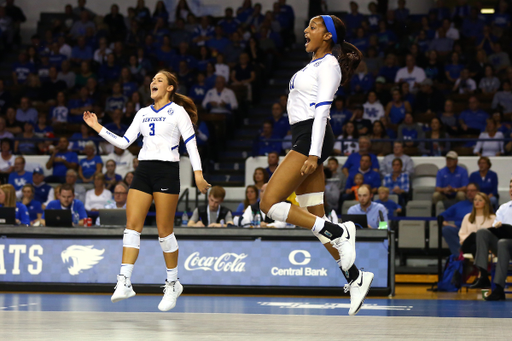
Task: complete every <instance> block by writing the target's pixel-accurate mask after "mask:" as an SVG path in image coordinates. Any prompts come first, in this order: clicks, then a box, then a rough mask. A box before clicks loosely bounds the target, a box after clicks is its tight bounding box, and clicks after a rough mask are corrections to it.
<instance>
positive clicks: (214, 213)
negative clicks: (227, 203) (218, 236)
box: [187, 186, 233, 227]
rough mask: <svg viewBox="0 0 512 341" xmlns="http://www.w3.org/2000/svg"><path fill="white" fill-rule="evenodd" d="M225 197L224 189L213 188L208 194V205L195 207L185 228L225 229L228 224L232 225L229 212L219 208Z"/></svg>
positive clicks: (231, 217) (227, 209)
mask: <svg viewBox="0 0 512 341" xmlns="http://www.w3.org/2000/svg"><path fill="white" fill-rule="evenodd" d="M225 196H226V190H225V189H224V188H222V187H220V186H213V187H212V189H210V193H209V194H208V205H202V206H199V207H196V209H195V210H194V212H192V217H190V220H189V221H188V224H187V226H195V227H225V226H226V225H228V224H233V216H232V214H231V210H230V209H229V208H226V207H224V206H221V204H222V202H223V201H224V197H225Z"/></svg>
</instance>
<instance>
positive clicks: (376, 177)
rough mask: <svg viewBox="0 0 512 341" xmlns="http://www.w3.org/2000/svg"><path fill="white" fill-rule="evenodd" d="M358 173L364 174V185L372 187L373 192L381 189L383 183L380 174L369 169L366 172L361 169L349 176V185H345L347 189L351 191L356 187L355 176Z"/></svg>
mask: <svg viewBox="0 0 512 341" xmlns="http://www.w3.org/2000/svg"><path fill="white" fill-rule="evenodd" d="M358 173H361V174H363V178H364V181H363V183H364V184H366V185H370V186H371V188H372V190H376V189H377V188H379V187H380V183H381V181H380V173H379V172H376V171H374V170H373V169H367V170H366V171H363V170H361V168H359V169H358V170H357V171H355V172H352V173H350V174H349V176H348V178H347V184H346V185H345V189H350V188H352V187H353V186H355V184H354V176H355V175H356V174H358Z"/></svg>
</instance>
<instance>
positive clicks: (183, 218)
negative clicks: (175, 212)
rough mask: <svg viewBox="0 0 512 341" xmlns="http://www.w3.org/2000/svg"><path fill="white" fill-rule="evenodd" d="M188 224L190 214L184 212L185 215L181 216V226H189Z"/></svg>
mask: <svg viewBox="0 0 512 341" xmlns="http://www.w3.org/2000/svg"><path fill="white" fill-rule="evenodd" d="M187 224H188V214H187V211H186V210H185V211H183V215H182V216H181V225H182V226H187Z"/></svg>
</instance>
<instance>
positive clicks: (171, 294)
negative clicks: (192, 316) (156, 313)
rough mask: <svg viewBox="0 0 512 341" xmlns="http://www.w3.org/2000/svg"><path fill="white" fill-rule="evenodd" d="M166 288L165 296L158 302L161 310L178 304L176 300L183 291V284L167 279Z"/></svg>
mask: <svg viewBox="0 0 512 341" xmlns="http://www.w3.org/2000/svg"><path fill="white" fill-rule="evenodd" d="M163 288H164V297H163V298H162V300H161V301H160V304H158V309H159V310H160V311H168V310H171V309H172V308H174V307H175V306H176V300H177V299H178V297H179V296H180V295H181V293H182V292H183V285H181V283H180V281H178V280H176V281H172V282H167V280H165V285H164V286H163Z"/></svg>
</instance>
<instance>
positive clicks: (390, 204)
mask: <svg viewBox="0 0 512 341" xmlns="http://www.w3.org/2000/svg"><path fill="white" fill-rule="evenodd" d="M375 202H376V203H377V204H381V205H382V206H384V207H385V208H386V210H388V220H389V219H391V218H393V217H394V216H395V211H396V210H397V209H402V206H400V205H398V204H397V203H396V202H394V201H393V200H389V199H388V200H386V201H382V200H380V199H377V200H375Z"/></svg>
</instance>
